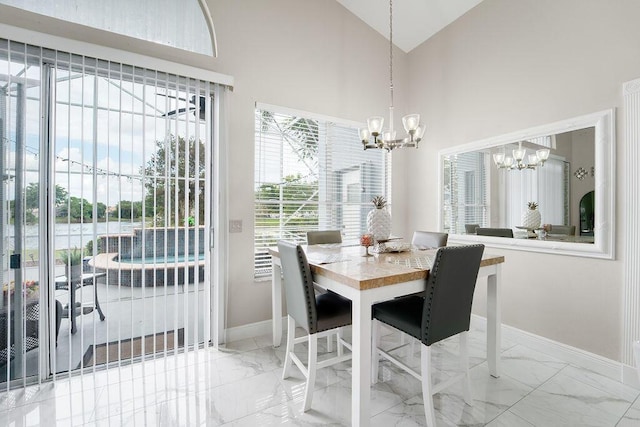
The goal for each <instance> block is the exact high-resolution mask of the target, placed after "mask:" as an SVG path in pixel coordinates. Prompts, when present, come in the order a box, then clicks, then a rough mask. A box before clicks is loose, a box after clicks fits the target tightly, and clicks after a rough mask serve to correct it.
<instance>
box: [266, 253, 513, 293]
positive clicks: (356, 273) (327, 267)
mask: <svg viewBox="0 0 640 427" xmlns="http://www.w3.org/2000/svg"><path fill="white" fill-rule="evenodd" d="M303 249H304V251H305V253H306V255H307V260H308V261H309V265H310V267H311V271H312V272H313V273H314V274H317V275H321V276H325V277H327V278H330V279H333V280H336V281H339V282H341V283H344V284H346V285H348V286H350V287H353V288H355V289H359V290H367V289H373V288H377V287H381V286H388V285H394V284H397V283H403V282H408V281H411V280H420V279H426V277H427V275H428V273H429V269H430V268H431V264H432V262H433V258H434V257H435V254H436V251H437V250H436V249H432V250H417V249H412V250H410V251H406V252H393V253H382V254H375V255H371V256H363V255H362V254H363V251H364V248H361V247H359V246H341V245H335V244H331V245H309V246H303ZM269 254H270V255H271V256H274V257H278V256H279V254H278V248H277V247H272V248H269ZM503 262H504V256H499V255H491V254H487V253H485V254H483V256H482V261H481V263H480V266H481V267H485V266H489V265H495V264H500V263H503Z"/></svg>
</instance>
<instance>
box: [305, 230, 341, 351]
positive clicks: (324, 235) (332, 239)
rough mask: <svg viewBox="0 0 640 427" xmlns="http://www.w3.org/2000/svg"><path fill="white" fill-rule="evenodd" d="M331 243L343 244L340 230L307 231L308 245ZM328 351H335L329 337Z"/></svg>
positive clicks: (329, 336) (318, 289)
mask: <svg viewBox="0 0 640 427" xmlns="http://www.w3.org/2000/svg"><path fill="white" fill-rule="evenodd" d="M329 243H342V234H340V230H317V231H307V245H326V244H329ZM315 289H316V291H318V292H321V293H323V292H326V289H323V288H321V287H320V286H317V285H316V286H315ZM327 351H328V352H332V351H333V337H332V336H331V335H327Z"/></svg>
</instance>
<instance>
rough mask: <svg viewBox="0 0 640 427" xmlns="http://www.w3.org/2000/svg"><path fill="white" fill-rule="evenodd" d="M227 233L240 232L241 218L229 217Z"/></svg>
mask: <svg viewBox="0 0 640 427" xmlns="http://www.w3.org/2000/svg"><path fill="white" fill-rule="evenodd" d="M229 233H242V220H241V219H230V220H229Z"/></svg>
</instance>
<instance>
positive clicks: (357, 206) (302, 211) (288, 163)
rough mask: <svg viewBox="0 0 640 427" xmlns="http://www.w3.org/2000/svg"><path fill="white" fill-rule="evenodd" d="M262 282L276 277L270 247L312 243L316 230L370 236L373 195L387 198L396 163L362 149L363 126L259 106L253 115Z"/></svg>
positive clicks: (257, 253)
mask: <svg viewBox="0 0 640 427" xmlns="http://www.w3.org/2000/svg"><path fill="white" fill-rule="evenodd" d="M255 114H256V116H255V129H256V133H255V144H256V150H255V156H256V158H255V187H254V190H255V237H254V239H255V240H254V244H255V261H254V271H255V275H256V277H260V276H265V275H268V274H269V273H270V269H271V260H270V257H269V255H268V253H267V248H268V247H269V246H274V245H275V244H276V243H277V241H278V240H280V239H284V240H291V241H294V242H298V243H304V242H306V232H307V231H310V230H327V229H338V230H340V231H341V232H342V234H343V240H344V239H355V238H357V237H358V236H359V235H360V234H361V233H362V232H364V231H365V230H366V216H367V213H368V211H369V210H370V209H371V205H370V201H371V199H372V198H373V196H375V195H384V196H385V197H386V198H387V199H388V200H389V195H390V184H391V183H390V171H391V164H390V160H389V159H388V156H386V153H385V152H383V151H382V150H367V151H365V150H363V149H362V144H361V142H360V140H359V137H358V131H357V128H356V127H354V126H351V125H348V124H345V123H340V122H339V121H336V120H328V119H321V118H314V117H311V115H309V114H304V113H300V114H292V113H281V112H277V111H272V109H266V108H257V109H256V112H255Z"/></svg>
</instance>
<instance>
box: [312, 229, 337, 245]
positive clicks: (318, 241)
mask: <svg viewBox="0 0 640 427" xmlns="http://www.w3.org/2000/svg"><path fill="white" fill-rule="evenodd" d="M326 243H342V235H341V234H340V230H320V231H307V245H322V244H326Z"/></svg>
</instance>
